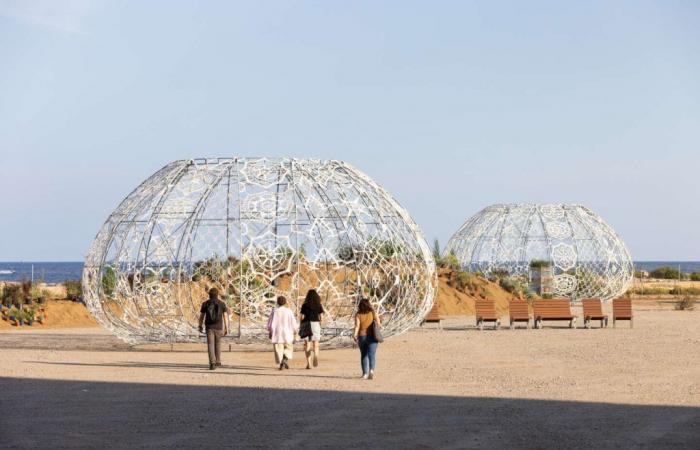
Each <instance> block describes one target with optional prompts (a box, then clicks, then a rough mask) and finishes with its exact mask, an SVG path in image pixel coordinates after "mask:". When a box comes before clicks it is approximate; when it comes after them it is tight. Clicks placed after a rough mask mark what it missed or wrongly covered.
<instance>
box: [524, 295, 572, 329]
mask: <svg viewBox="0 0 700 450" xmlns="http://www.w3.org/2000/svg"><path fill="white" fill-rule="evenodd" d="M534 310H535V315H534V318H535V328H542V321H543V320H567V321H568V322H569V328H576V316H575V315H573V314H571V303H570V302H569V300H567V299H555V300H537V301H535V305H534Z"/></svg>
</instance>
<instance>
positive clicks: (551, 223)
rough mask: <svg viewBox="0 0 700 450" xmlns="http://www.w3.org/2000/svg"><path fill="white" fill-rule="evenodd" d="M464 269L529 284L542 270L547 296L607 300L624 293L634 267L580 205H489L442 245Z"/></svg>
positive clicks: (610, 234)
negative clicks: (546, 279) (547, 283)
mask: <svg viewBox="0 0 700 450" xmlns="http://www.w3.org/2000/svg"><path fill="white" fill-rule="evenodd" d="M445 252H446V253H447V254H449V253H454V255H455V256H456V257H457V259H458V260H459V263H460V264H461V266H462V267H463V268H464V269H465V270H469V271H472V272H483V273H485V274H487V275H488V274H493V273H495V272H496V271H498V272H501V273H503V272H507V273H508V274H509V275H511V276H515V277H521V278H523V279H528V281H532V280H531V277H532V272H533V269H536V271H538V272H539V270H540V268H541V267H542V266H545V267H547V268H548V273H549V275H551V278H550V282H551V285H552V286H551V287H552V294H553V295H554V296H557V297H568V298H570V299H572V300H573V301H577V300H580V299H582V298H601V299H602V300H604V301H608V300H610V299H612V298H614V297H617V296H619V295H621V294H623V293H624V292H626V291H627V289H628V288H629V286H630V284H631V282H632V276H633V270H634V266H633V264H632V260H631V258H630V254H629V252H628V251H627V248H626V247H625V244H624V243H623V242H622V239H620V236H618V235H617V233H615V231H614V230H613V229H612V228H611V227H610V226H609V225H608V224H607V223H605V221H603V219H601V218H600V217H599V216H598V215H596V214H595V213H594V212H593V211H591V210H590V209H588V208H585V207H583V206H580V205H563V204H549V205H532V204H512V205H492V206H489V207H487V208H485V209H483V210H482V211H480V212H479V213H477V214H476V215H474V216H473V217H472V218H470V219H469V220H467V222H465V223H464V225H462V226H461V227H460V229H459V230H458V231H457V232H456V233H455V234H454V236H452V238H451V239H450V241H449V242H448V244H447V246H446V247H445Z"/></svg>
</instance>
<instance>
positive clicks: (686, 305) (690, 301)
mask: <svg viewBox="0 0 700 450" xmlns="http://www.w3.org/2000/svg"><path fill="white" fill-rule="evenodd" d="M675 308H676V309H677V310H678V311H692V310H693V309H695V299H694V298H692V297H688V296H687V295H686V296H685V297H683V298H682V299H680V300H678V302H676V305H675Z"/></svg>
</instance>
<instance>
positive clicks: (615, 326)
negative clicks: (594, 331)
mask: <svg viewBox="0 0 700 450" xmlns="http://www.w3.org/2000/svg"><path fill="white" fill-rule="evenodd" d="M613 328H617V324H616V323H615V318H614V317H613Z"/></svg>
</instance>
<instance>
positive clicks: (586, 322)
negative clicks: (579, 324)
mask: <svg viewBox="0 0 700 450" xmlns="http://www.w3.org/2000/svg"><path fill="white" fill-rule="evenodd" d="M583 326H584V327H585V328H586V329H587V330H590V329H591V319H583Z"/></svg>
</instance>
